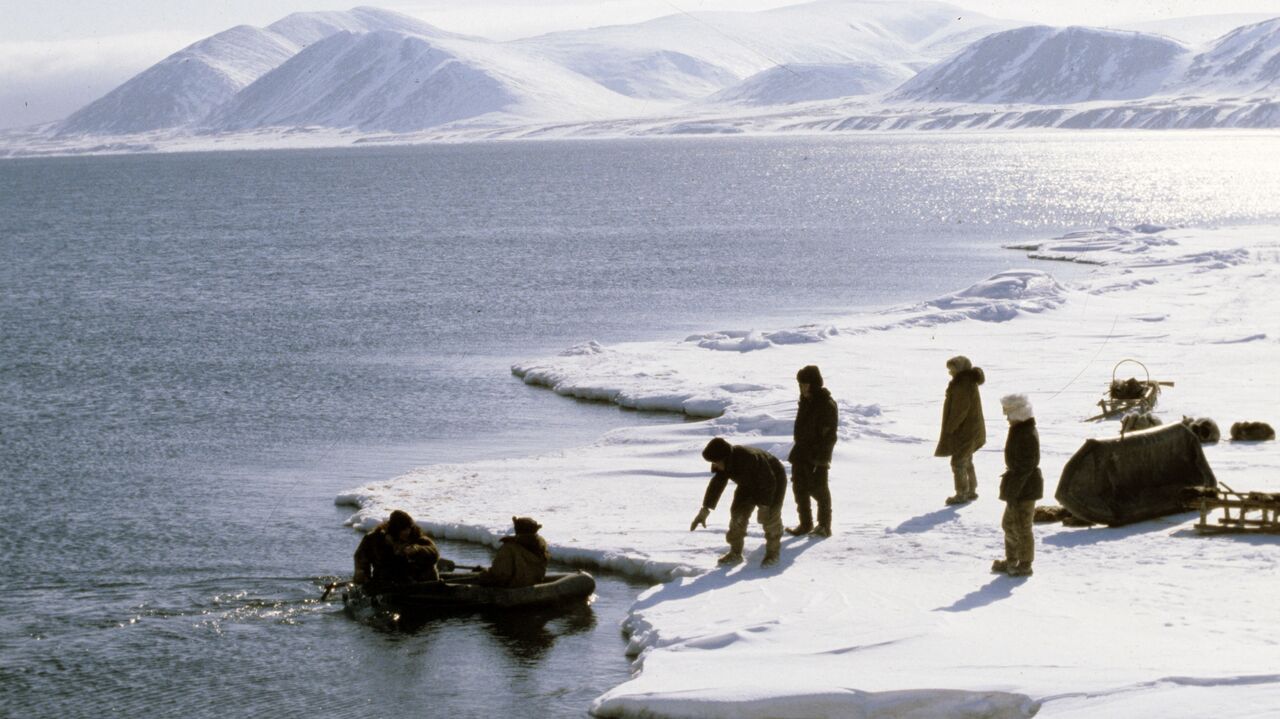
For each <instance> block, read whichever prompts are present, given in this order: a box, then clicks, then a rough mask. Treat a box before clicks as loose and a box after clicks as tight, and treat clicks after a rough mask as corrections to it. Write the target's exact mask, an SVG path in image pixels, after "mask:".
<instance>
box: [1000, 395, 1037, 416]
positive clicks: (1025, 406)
mask: <svg viewBox="0 0 1280 719" xmlns="http://www.w3.org/2000/svg"><path fill="white" fill-rule="evenodd" d="M1000 408H1001V409H1003V410H1004V415H1005V416H1006V417H1008V418H1009V419H1011V420H1013V421H1014V422H1022V421H1024V420H1028V419H1031V418H1032V417H1034V416H1036V415H1035V411H1034V410H1032V409H1031V400H1029V399H1027V396H1026V395H1025V394H1007V395H1005V396H1003V397H1001V398H1000Z"/></svg>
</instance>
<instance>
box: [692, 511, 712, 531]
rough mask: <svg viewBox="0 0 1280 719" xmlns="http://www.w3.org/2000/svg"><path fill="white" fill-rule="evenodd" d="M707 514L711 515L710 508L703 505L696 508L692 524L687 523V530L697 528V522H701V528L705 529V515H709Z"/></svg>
mask: <svg viewBox="0 0 1280 719" xmlns="http://www.w3.org/2000/svg"><path fill="white" fill-rule="evenodd" d="M709 516H711V510H710V509H707V508H706V507H703V508H702V509H700V510H698V516H696V517H694V518H693V524H690V525H689V531H690V532H692V531H693V530H695V529H697V528H698V525H699V524H701V525H702V528H703V529H706V528H707V517H709Z"/></svg>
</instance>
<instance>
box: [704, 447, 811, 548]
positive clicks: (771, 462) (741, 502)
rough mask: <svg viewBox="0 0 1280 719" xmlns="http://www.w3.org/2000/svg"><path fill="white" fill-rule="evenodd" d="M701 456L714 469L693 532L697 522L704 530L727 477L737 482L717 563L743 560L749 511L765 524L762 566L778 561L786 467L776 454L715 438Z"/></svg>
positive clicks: (780, 544)
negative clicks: (723, 547)
mask: <svg viewBox="0 0 1280 719" xmlns="http://www.w3.org/2000/svg"><path fill="white" fill-rule="evenodd" d="M702 458H703V459H705V460H707V461H708V462H710V463H711V470H712V471H713V472H715V474H714V475H712V477H711V482H709V483H708V484H707V492H706V494H705V495H704V496H703V498H702V509H701V510H699V512H698V516H697V517H695V518H694V520H693V523H692V524H690V525H689V531H690V532H692V531H693V530H694V529H696V528H697V527H698V525H699V524H701V525H702V527H703V528H704V529H705V528H706V526H707V517H708V516H710V514H711V510H713V509H715V508H716V504H717V503H718V502H719V501H720V495H721V494H723V493H724V488H725V487H726V486H727V485H728V483H729V480H733V482H734V483H735V484H737V485H738V487H737V489H735V490H734V491H733V503H732V504H731V505H729V531H728V532H726V533H725V535H724V538H725V540H726V541H727V542H728V543H729V551H728V552H727V553H725V554H724V555H723V556H721V557H720V559H719V560H718V562H719V563H720V564H737V563H739V562H741V561H742V543H743V540H744V539H746V537H747V525H748V524H750V523H751V513H752V512H755V513H756V518H757V519H759V520H760V524H761V525H763V526H764V541H765V545H764V546H765V551H764V560H763V561H762V562H760V566H762V567H771V566H773V565H775V564H777V563H778V557H779V554H780V553H781V551H782V500H783V498H785V497H786V495H787V470H786V469H784V468H783V466H782V462H780V461H778V458H777V457H774V456H773V455H772V454H769V453H768V452H766V451H764V450H763V449H756V448H755V447H746V446H743V445H738V446H734V445H731V444H729V443H728V442H727V441H726V440H725V439H723V438H721V437H716V438H715V439H713V440H711V441H710V442H708V443H707V446H706V448H705V449H703V450H702Z"/></svg>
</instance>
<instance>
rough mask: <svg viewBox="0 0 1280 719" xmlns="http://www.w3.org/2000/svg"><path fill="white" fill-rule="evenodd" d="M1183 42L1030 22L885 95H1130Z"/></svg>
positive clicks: (960, 98) (1155, 80)
mask: <svg viewBox="0 0 1280 719" xmlns="http://www.w3.org/2000/svg"><path fill="white" fill-rule="evenodd" d="M1190 54H1191V50H1190V49H1189V48H1187V47H1186V46H1185V45H1183V44H1182V43H1180V42H1177V41H1176V40H1171V39H1169V38H1165V37H1161V36H1159V35H1145V34H1143V33H1138V32H1128V31H1122V30H1103V29H1099V28H1085V27H1066V28H1056V27H1047V26H1044V25H1037V26H1032V27H1023V28H1018V29H1016V30H1006V31H1004V32H998V33H995V34H993V35H988V36H987V37H985V38H983V39H981V40H978V41H977V42H975V43H973V44H972V45H970V46H969V47H967V48H965V49H964V50H963V51H961V52H960V54H958V55H956V56H955V57H953V58H951V59H950V60H947V61H944V62H941V63H938V64H937V65H934V66H933V67H930V68H928V69H926V70H924V71H923V72H921V73H920V74H918V75H916V76H915V77H913V78H912V79H910V80H908V81H907V82H906V83H904V84H903V85H902V87H900V88H898V89H897V90H896V91H894V92H893V93H892V94H891V95H890V99H901V100H916V101H931V100H946V101H950V102H975V103H1035V104H1058V103H1076V102H1089V101H1093V100H1131V99H1135V98H1140V97H1147V96H1149V95H1152V94H1154V93H1156V92H1157V91H1159V90H1160V88H1161V87H1163V86H1164V85H1165V84H1166V83H1167V82H1168V81H1169V79H1170V78H1171V76H1174V75H1176V74H1178V73H1179V72H1180V71H1181V69H1182V68H1183V67H1184V66H1185V64H1186V58H1187V57H1188V56H1189V55H1190Z"/></svg>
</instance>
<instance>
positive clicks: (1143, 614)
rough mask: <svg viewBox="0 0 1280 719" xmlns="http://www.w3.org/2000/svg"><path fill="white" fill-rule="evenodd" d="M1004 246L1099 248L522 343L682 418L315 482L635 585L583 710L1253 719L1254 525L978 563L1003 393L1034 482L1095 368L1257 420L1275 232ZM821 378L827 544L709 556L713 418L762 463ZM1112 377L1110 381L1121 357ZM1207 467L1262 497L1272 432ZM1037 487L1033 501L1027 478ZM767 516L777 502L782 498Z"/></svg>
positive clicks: (1172, 532)
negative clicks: (735, 313)
mask: <svg viewBox="0 0 1280 719" xmlns="http://www.w3.org/2000/svg"><path fill="white" fill-rule="evenodd" d="M1011 251H1019V252H1025V253H1030V254H1034V255H1036V256H1040V257H1047V258H1054V259H1060V260H1064V261H1073V262H1079V263H1084V264H1087V265H1091V266H1096V269H1095V270H1094V271H1093V272H1092V274H1091V275H1089V276H1088V277H1087V278H1086V279H1084V280H1082V281H1079V282H1075V283H1071V284H1064V283H1060V282H1058V281H1056V280H1055V279H1054V278H1053V277H1052V276H1051V275H1049V274H1045V273H1043V272H1038V271H1032V270H1026V271H1016V272H1006V273H1001V274H999V275H997V276H995V277H992V278H989V279H987V280H984V281H982V282H978V283H976V284H974V285H973V286H972V287H970V288H967V289H964V290H962V291H959V292H956V293H953V294H950V295H947V296H944V297H939V298H935V299H933V300H930V301H927V302H922V303H919V304H916V305H906V306H900V307H893V308H888V309H885V310H883V311H878V312H863V313H857V314H851V315H849V316H848V317H845V318H842V319H841V320H839V321H837V322H834V323H831V324H829V325H809V326H802V327H799V328H795V329H790V330H781V331H779V330H772V331H770V330H756V329H752V328H739V329H735V330H732V331H721V332H709V333H705V334H699V335H694V336H691V337H686V338H684V339H680V340H678V341H671V342H645V343H632V344H622V345H616V346H607V347H606V346H603V345H600V344H597V343H586V344H583V345H579V346H577V347H575V348H572V349H570V350H569V351H566V352H564V353H562V354H561V355H558V356H555V357H549V358H542V359H539V360H533V361H528V362H521V363H520V364H518V365H516V367H514V368H513V372H514V373H515V374H516V375H518V376H520V377H522V378H523V379H524V381H526V382H531V383H537V384H542V385H546V386H548V387H550V388H552V389H553V390H554V391H556V392H559V393H561V394H565V395H571V396H577V397H588V398H593V399H599V400H604V401H611V402H615V403H617V404H619V405H621V406H624V407H636V408H644V409H662V410H666V411H678V412H684V413H685V414H688V415H690V416H691V417H705V418H708V419H705V420H704V421H699V422H689V423H684V424H679V425H659V426H646V427H638V428H631V429H622V430H615V431H613V432H610V433H608V434H606V435H604V436H603V437H601V438H600V439H599V440H597V441H596V442H594V443H592V444H590V445H588V446H585V447H579V448H575V449H572V450H565V451H559V452H552V453H548V454H545V455H541V456H536V457H529V458H524V459H518V460H503V461H486V462H477V463H471V464H466V465H439V466H431V467H425V468H423V469H420V470H416V471H414V472H412V473H409V474H407V475H405V476H402V477H397V478H395V479H393V480H390V481H387V482H379V483H375V484H371V485H368V486H365V487H362V488H359V489H356V490H353V491H352V492H349V493H346V494H344V495H342V496H339V497H338V498H337V501H338V503H340V504H349V505H353V506H355V507H357V508H358V510H357V511H356V513H355V514H354V515H353V516H352V517H351V520H350V522H351V524H352V525H354V526H359V527H362V528H368V527H370V526H372V525H373V524H374V523H376V522H377V521H378V520H379V519H380V518H382V517H385V515H386V513H387V512H388V511H390V509H392V508H396V507H402V508H405V509H407V510H409V511H410V512H412V513H413V514H414V515H415V516H416V517H418V518H419V519H420V520H422V523H423V525H424V527H426V528H427V529H429V530H431V531H432V532H433V533H435V534H437V535H438V536H444V537H449V538H460V539H468V540H472V541H480V542H485V543H489V544H496V542H497V538H498V537H500V536H501V535H502V534H504V533H505V532H506V531H507V529H508V525H509V518H510V517H511V515H513V514H517V513H520V514H525V513H528V514H531V515H534V516H536V517H538V519H539V521H541V522H542V523H543V524H544V525H545V528H544V530H543V534H544V535H545V536H546V537H547V539H548V542H549V543H550V544H551V549H552V553H553V555H554V556H555V557H556V558H557V559H560V560H563V561H568V562H572V563H575V564H580V565H584V566H591V567H600V568H605V569H609V570H614V571H623V572H627V573H630V574H634V575H637V576H642V577H648V578H651V579H653V580H655V581H662V582H664V583H663V584H660V585H657V586H655V587H653V588H651V589H650V590H648V591H646V592H645V593H644V594H642V595H641V596H640V597H639V598H638V599H637V601H636V603H635V605H634V606H633V607H632V610H631V614H630V618H629V619H628V621H627V625H626V627H625V630H626V632H627V633H628V635H629V637H630V643H629V646H628V653H629V654H631V655H633V656H635V666H636V674H635V676H634V678H633V679H632V680H631V681H628V682H626V683H624V684H622V685H621V686H618V687H616V688H614V689H612V690H610V691H609V692H607V693H606V694H604V695H603V696H601V697H599V698H598V699H597V700H596V702H595V703H594V704H593V706H592V708H591V710H592V712H593V713H594V714H596V715H598V716H611V717H612V716H617V717H641V716H643V717H848V716H858V717H937V716H964V717H979V716H982V717H1021V716H1031V715H1033V714H1034V715H1037V716H1041V717H1097V716H1126V717H1144V716H1161V717H1197V716H1208V715H1210V714H1212V715H1213V716H1215V717H1246V716H1247V717H1254V716H1260V715H1265V714H1266V713H1267V712H1268V711H1271V712H1276V711H1280V673H1277V670H1276V667H1280V628H1277V627H1280V622H1277V621H1276V620H1277V619H1280V609H1277V608H1276V603H1275V576H1276V570H1277V568H1278V565H1280V544H1278V543H1277V542H1276V540H1275V539H1274V538H1259V537H1229V536H1222V537H1213V538H1201V537H1199V536H1197V535H1196V534H1195V532H1194V530H1193V529H1192V524H1193V523H1194V520H1195V517H1194V516H1193V515H1190V514H1186V515H1179V516H1174V517H1167V518H1163V519H1160V520H1155V521H1151V522H1144V523H1141V524H1137V525H1132V526H1129V527H1124V528H1117V529H1110V528H1084V529H1073V528H1065V527H1062V526H1060V525H1037V527H1036V542H1037V547H1036V549H1037V559H1036V564H1035V568H1036V574H1035V576H1034V577H1031V578H1029V579H1011V578H1008V577H1005V576H1003V575H991V574H989V573H988V567H989V565H990V562H991V560H992V559H993V558H996V557H998V556H1001V555H1002V552H1003V535H1002V533H1001V530H1000V515H1001V512H1002V510H1003V503H1001V502H999V501H998V499H997V498H996V495H997V486H998V481H999V473H1000V472H1001V471H1002V470H1003V457H1002V454H1001V452H1002V448H1003V441H1004V436H1005V424H1004V422H1003V419H1002V418H1001V416H1000V413H999V402H998V398H999V397H1000V396H1001V395H1002V394H1007V393H1010V392H1025V393H1027V394H1028V395H1029V396H1030V398H1031V401H1032V403H1033V404H1034V406H1035V408H1036V414H1037V418H1038V424H1039V428H1040V432H1041V442H1042V452H1043V458H1042V461H1041V467H1042V468H1043V470H1044V474H1045V477H1046V479H1047V481H1046V494H1048V495H1051V494H1052V492H1053V489H1054V488H1055V486H1056V481H1057V477H1058V476H1059V474H1060V471H1061V468H1062V465H1063V464H1064V463H1065V462H1066V460H1067V459H1068V458H1069V457H1070V456H1071V454H1073V453H1074V452H1075V451H1076V449H1078V448H1079V446H1080V445H1081V443H1082V442H1083V441H1084V440H1085V439H1086V438H1089V437H1104V436H1114V435H1115V434H1116V432H1117V431H1118V426H1117V423H1116V422H1098V423H1085V422H1082V421H1081V420H1082V419H1084V418H1085V417H1088V416H1090V415H1092V414H1094V412H1095V407H1094V405H1095V403H1096V402H1097V400H1098V399H1099V398H1100V397H1101V396H1102V393H1103V391H1104V390H1105V388H1106V385H1107V383H1108V382H1109V381H1110V379H1111V373H1112V368H1113V366H1114V365H1115V364H1116V363H1117V362H1118V361H1119V360H1121V359H1124V358H1127V357H1132V358H1136V359H1139V360H1141V361H1142V362H1143V363H1145V364H1146V366H1147V367H1149V368H1150V369H1151V372H1152V376H1153V378H1158V379H1162V380H1172V381H1176V385H1175V386H1174V387H1172V388H1169V389H1167V390H1166V391H1165V392H1164V394H1163V395H1162V396H1161V399H1160V403H1159V405H1158V406H1157V413H1158V414H1159V415H1160V416H1161V417H1162V418H1164V420H1165V421H1166V422H1171V421H1177V420H1178V419H1179V418H1180V417H1181V415H1191V416H1209V417H1212V418H1214V419H1215V420H1216V421H1217V422H1218V423H1219V424H1220V425H1222V426H1224V427H1225V426H1228V425H1230V424H1231V423H1232V422H1235V421H1241V420H1263V421H1269V422H1272V423H1273V424H1274V423H1276V422H1277V420H1280V418H1278V417H1277V416H1276V415H1275V412H1276V407H1277V405H1278V403H1277V400H1278V399H1280V380H1277V379H1276V376H1275V373H1274V372H1271V371H1270V369H1269V368H1272V367H1275V366H1276V363H1277V360H1278V359H1280V347H1278V346H1277V344H1278V338H1280V312H1277V307H1276V305H1277V300H1275V299H1273V295H1274V293H1273V291H1272V288H1273V287H1275V286H1276V283H1277V281H1278V280H1280V228H1278V227H1274V226H1253V227H1242V228H1220V229H1190V228H1180V229H1166V228H1160V227H1152V226H1140V227H1136V228H1106V229H1099V230H1095V231H1089V232H1080V233H1072V234H1070V235H1067V236H1063V237H1059V238H1053V239H1046V240H1045V241H1043V242H1034V243H1025V244H1020V245H1018V246H1017V247H1016V248H1011ZM955 354H965V355H967V356H969V357H970V358H972V359H973V361H974V363H975V364H977V365H979V366H981V367H983V369H984V370H985V372H986V375H987V383H986V385H984V387H983V388H982V391H983V400H984V404H985V409H986V416H987V423H988V425H987V431H988V437H989V440H988V444H987V446H986V447H985V448H984V449H983V450H982V451H981V452H979V453H978V455H977V457H976V458H975V463H976V465H977V470H978V484H979V489H978V492H979V495H980V499H979V500H978V501H977V502H975V503H973V504H971V505H968V506H965V507H959V508H956V507H944V506H943V504H942V499H943V498H944V497H946V496H947V494H949V493H950V490H951V479H950V473H949V468H948V466H947V463H946V461H945V460H942V459H937V458H934V457H933V456H932V453H933V443H934V442H935V441H936V435H937V422H938V418H939V416H940V413H941V399H942V394H943V390H944V389H945V386H946V381H947V375H946V371H945V369H944V367H943V365H944V362H945V361H946V359H947V358H948V357H950V356H952V355H955ZM806 364H817V365H819V366H820V367H821V368H822V371H823V375H824V377H826V379H827V384H828V386H829V387H830V388H831V390H832V393H833V395H834V396H835V397H836V399H837V400H838V402H839V405H840V410H841V425H840V442H839V444H837V447H836V454H835V458H834V462H833V468H832V471H831V486H832V494H833V503H834V528H835V532H836V533H835V536H834V537H832V538H830V539H825V540H820V539H816V538H808V537H805V538H791V537H788V538H786V539H785V540H784V542H783V549H782V561H781V562H780V564H779V565H778V566H776V567H773V568H770V569H767V570H765V569H761V568H760V567H759V566H758V565H759V560H760V558H761V556H762V554H763V547H762V544H763V537H762V535H761V532H760V530H759V527H758V526H754V525H753V527H752V528H751V533H750V535H749V536H748V539H747V555H748V562H747V563H746V564H745V565H739V566H737V567H734V568H731V569H724V568H717V567H716V566H715V564H714V560H715V557H716V556H717V555H718V554H719V553H720V551H722V549H723V547H724V540H723V532H724V530H725V528H726V526H727V521H728V500H727V499H725V500H722V502H721V506H720V507H719V508H718V509H717V510H716V511H715V512H714V513H712V515H711V519H710V521H709V525H710V528H709V529H705V530H703V529H699V530H698V531H695V532H689V531H688V523H689V521H690V520H691V519H692V517H693V515H694V514H695V513H696V512H697V509H698V506H699V504H700V500H701V497H702V492H703V490H704V488H705V486H706V480H707V479H708V478H709V473H708V471H707V466H706V464H705V463H704V462H702V460H701V458H700V457H699V451H700V450H701V448H702V446H703V445H704V444H705V443H706V441H707V440H708V439H709V438H711V437H712V436H716V435H722V436H725V437H727V438H728V439H729V440H730V441H732V442H735V443H745V444H751V445H754V446H758V447H762V448H764V449H767V450H769V451H772V452H774V453H775V454H778V455H779V456H783V457H785V455H786V452H787V450H788V448H789V445H790V432H791V423H792V419H793V417H794V412H795V400H796V397H795V394H796V390H795V382H794V375H795V372H796V370H797V369H799V368H800V367H802V366H804V365H806ZM1126 376H1127V375H1126ZM1205 453H1206V456H1207V458H1208V460H1209V462H1210V465H1211V466H1212V467H1213V468H1214V470H1215V472H1216V473H1217V475H1218V477H1219V479H1220V480H1222V481H1225V482H1226V483H1227V484H1229V485H1231V486H1232V487H1234V488H1236V489H1238V490H1240V489H1248V490H1260V491H1271V492H1275V491H1280V471H1278V470H1280V449H1277V445H1276V443H1274V442H1264V443H1233V442H1220V443H1218V444H1216V445H1207V446H1206V447H1205ZM1046 501H1047V502H1052V499H1051V498H1050V497H1046ZM783 513H784V518H785V520H786V521H787V522H788V523H791V522H794V519H795V509H794V505H793V503H792V501H791V499H790V498H788V500H787V502H786V505H785V506H784V509H783Z"/></svg>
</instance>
